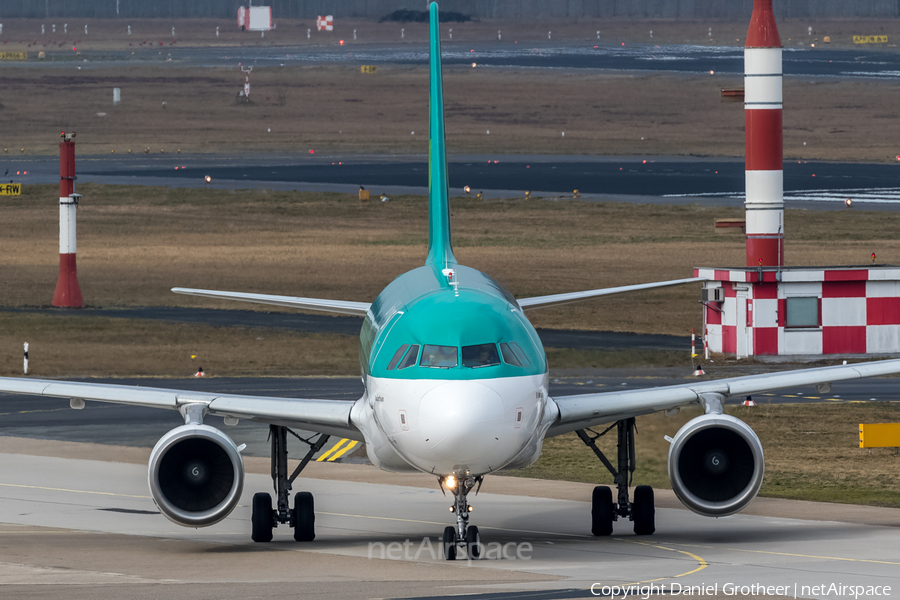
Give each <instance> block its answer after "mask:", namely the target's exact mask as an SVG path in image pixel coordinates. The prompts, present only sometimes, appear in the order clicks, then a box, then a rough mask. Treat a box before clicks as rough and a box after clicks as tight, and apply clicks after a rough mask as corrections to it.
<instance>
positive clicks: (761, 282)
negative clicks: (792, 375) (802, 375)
mask: <svg viewBox="0 0 900 600" xmlns="http://www.w3.org/2000/svg"><path fill="white" fill-rule="evenodd" d="M694 276H695V277H706V278H707V279H708V281H706V282H704V284H703V305H704V309H703V321H704V331H705V332H706V334H707V341H708V344H709V350H710V351H711V352H724V353H727V354H734V355H736V356H738V357H745V356H766V355H770V356H771V355H819V354H842V355H848V354H896V353H900V267H893V266H884V265H871V266H861V267H852V266H851V267H782V268H776V267H763V268H762V269H760V268H755V269H754V268H749V267H744V268H732V269H706V268H698V269H694Z"/></svg>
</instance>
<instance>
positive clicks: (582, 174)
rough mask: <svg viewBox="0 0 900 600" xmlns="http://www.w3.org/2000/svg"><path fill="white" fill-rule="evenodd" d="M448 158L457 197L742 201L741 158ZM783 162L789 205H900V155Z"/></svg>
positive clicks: (185, 164)
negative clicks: (877, 160)
mask: <svg viewBox="0 0 900 600" xmlns="http://www.w3.org/2000/svg"><path fill="white" fill-rule="evenodd" d="M448 160H449V164H448V172H449V176H450V193H451V195H454V196H461V195H464V194H465V191H464V190H463V188H464V186H466V185H468V186H470V187H471V188H472V192H471V193H472V194H473V195H474V194H476V193H477V192H479V191H484V192H485V195H486V196H487V197H519V198H521V197H522V196H523V195H524V192H525V191H526V190H529V191H531V192H532V194H533V195H534V196H549V197H571V196H572V191H573V190H574V189H578V190H579V192H580V193H581V194H582V195H583V196H584V197H585V200H586V201H610V200H614V201H626V202H639V203H666V204H707V205H718V206H735V207H739V206H743V190H744V161H743V159H739V158H719V159H711V158H684V157H658V156H647V157H640V156H631V157H600V156H598V157H587V156H548V155H481V154H478V155H473V154H469V155H451V156H450V157H449V158H448ZM783 166H784V178H785V183H784V187H785V203H786V205H787V206H788V207H798V208H808V209H830V210H834V209H841V210H842V209H844V202H845V200H846V199H847V198H850V199H852V200H853V203H854V205H855V206H859V207H860V208H863V209H865V210H891V211H893V210H897V209H898V208H900V187H898V185H897V177H898V174H900V162H898V163H897V164H871V163H832V162H815V161H801V162H798V161H786V162H785V163H784V165H783ZM0 168H3V169H4V172H5V173H6V177H10V178H12V179H14V180H15V181H16V182H19V183H23V184H25V185H28V184H34V183H55V182H56V181H58V179H59V173H58V171H59V166H58V160H57V159H55V158H54V157H49V156H48V157H17V158H7V159H4V161H3V162H2V163H0ZM78 169H79V171H78V173H79V174H78V177H79V182H80V183H83V182H96V183H108V184H121V185H167V186H172V187H212V188H216V189H229V190H233V189H248V188H266V189H274V190H301V191H337V192H344V193H355V192H356V191H357V190H358V189H359V186H360V185H362V186H365V187H366V189H368V190H369V191H370V192H372V193H373V194H374V195H375V196H376V197H378V196H379V195H380V194H382V193H384V194H387V195H388V196H392V195H396V194H426V193H427V181H428V179H427V173H428V169H427V160H426V157H424V156H408V155H402V156H401V155H396V156H381V157H377V156H372V155H334V156H321V155H319V156H312V155H308V156H307V155H299V156H298V155H284V154H273V155H258V154H256V155H246V156H229V155H164V156H159V155H155V156H154V155H144V154H139V155H137V154H136V155H133V156H123V157H115V158H113V157H110V156H83V157H82V156H79V157H78ZM25 172H27V175H26V174H24V173H25ZM206 176H210V177H211V178H212V183H211V184H206V183H205V179H204V178H205V177H206Z"/></svg>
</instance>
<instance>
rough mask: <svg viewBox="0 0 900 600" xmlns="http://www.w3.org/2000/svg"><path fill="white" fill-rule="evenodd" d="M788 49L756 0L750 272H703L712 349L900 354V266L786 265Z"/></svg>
mask: <svg viewBox="0 0 900 600" xmlns="http://www.w3.org/2000/svg"><path fill="white" fill-rule="evenodd" d="M781 50H782V49H781V40H780V38H779V36H778V29H777V27H776V25H775V16H774V13H773V12H772V0H754V3H753V15H752V17H751V19H750V29H749V30H748V32H747V43H746V47H745V48H744V123H745V127H746V186H747V195H746V198H747V199H746V204H745V208H746V233H747V261H746V265H747V266H746V267H738V268H696V269H694V276H695V277H704V278H706V279H707V281H705V282H704V284H703V306H704V308H703V326H704V332H705V334H706V343H707V344H708V346H707V347H708V349H709V350H710V351H712V352H723V353H727V354H734V355H736V356H738V357H745V356H767V355H768V356H771V355H826V354H832V355H833V354H841V355H858V354H897V353H900V267H892V266H885V265H874V264H873V265H871V266H869V265H867V266H849V267H785V266H783V265H784V202H783V195H784V177H783V173H782V120H781V112H782V94H781V90H782V85H781V84H782V67H781V58H782V57H781ZM872 260H873V262H874V260H875V255H874V254H873V255H872Z"/></svg>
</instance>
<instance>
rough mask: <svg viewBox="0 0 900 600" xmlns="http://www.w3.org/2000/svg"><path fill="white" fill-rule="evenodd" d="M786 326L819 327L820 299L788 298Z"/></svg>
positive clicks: (786, 302)
mask: <svg viewBox="0 0 900 600" xmlns="http://www.w3.org/2000/svg"><path fill="white" fill-rule="evenodd" d="M785 304H786V307H785V308H786V312H787V315H786V319H785V326H786V327H819V324H820V321H819V299H818V298H816V297H810V298H786V299H785Z"/></svg>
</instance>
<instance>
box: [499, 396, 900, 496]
mask: <svg viewBox="0 0 900 600" xmlns="http://www.w3.org/2000/svg"><path fill="white" fill-rule="evenodd" d="M757 400H759V398H757ZM726 412H727V413H728V414H731V415H733V416H735V417H737V418H739V419H741V420H743V421H745V422H746V423H747V424H748V425H750V426H751V427H752V428H753V429H754V431H756V433H757V434H758V435H759V438H760V441H761V442H762V445H763V448H764V449H765V454H766V476H765V480H764V481H763V487H762V490H761V492H760V495H762V496H768V497H772V498H793V499H798V500H817V501H826V502H843V503H851V504H871V505H877V506H895V507H900V479H898V478H897V465H898V463H900V457H898V456H897V455H895V454H893V450H892V449H891V448H875V449H872V450H871V451H870V450H865V449H861V448H859V433H858V425H859V423H891V422H897V421H898V419H900V404H898V403H896V402H890V403H888V402H882V403H850V404H788V405H766V404H765V401H764V400H763V401H762V402H761V403H760V405H759V406H756V407H752V408H746V407H743V406H735V407H728V408H727V410H726ZM699 414H700V409H699V408H691V409H685V410H682V411H681V413H679V414H678V415H677V416H674V417H666V416H665V415H663V414H655V415H648V416H645V417H638V419H637V427H638V432H639V433H638V436H637V446H636V449H637V470H636V471H635V476H634V485H641V484H648V485H652V486H654V487H659V488H668V487H669V479H668V475H667V467H666V460H667V456H668V452H669V444H668V442H666V441H665V439H664V438H663V436H665V435H674V434H675V432H676V431H678V429H679V428H680V427H681V426H682V425H683V424H684V423H686V422H687V421H689V420H690V419H692V418H694V417H696V416H698V415H699ZM599 431H602V429H600V430H599ZM615 441H616V435H615V430H613V431H612V432H611V433H610V434H608V435H607V436H605V437H604V438H601V441H600V442H598V445H599V446H600V447H601V449H602V450H603V452H604V453H605V454H606V455H607V456H608V457H615V455H616V450H615ZM510 475H515V476H521V477H538V478H542V479H563V480H566V481H584V482H590V483H594V482H596V483H598V484H603V485H610V484H612V476H611V475H610V474H609V472H608V471H606V469H605V468H604V467H603V465H602V464H601V463H600V461H599V460H597V458H596V457H595V456H594V454H593V452H591V451H590V449H589V448H587V447H585V445H584V443H583V442H582V441H581V440H580V439H578V438H577V437H576V436H575V434H568V435H564V436H560V437H556V438H550V439H549V440H547V442H546V443H545V444H544V453H543V455H542V456H541V458H540V459H539V460H538V462H537V463H535V464H534V465H533V466H531V467H529V468H528V469H524V470H522V471H515V472H511V473H510Z"/></svg>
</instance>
